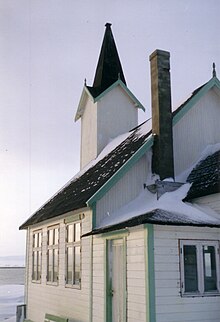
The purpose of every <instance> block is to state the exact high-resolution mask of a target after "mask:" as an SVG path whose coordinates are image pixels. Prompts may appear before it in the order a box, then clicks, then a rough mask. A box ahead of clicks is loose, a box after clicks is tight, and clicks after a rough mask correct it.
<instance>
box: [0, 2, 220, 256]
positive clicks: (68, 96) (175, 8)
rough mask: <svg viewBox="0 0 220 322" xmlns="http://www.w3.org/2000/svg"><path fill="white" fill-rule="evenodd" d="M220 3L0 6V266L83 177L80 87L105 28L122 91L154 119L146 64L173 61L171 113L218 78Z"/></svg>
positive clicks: (92, 68) (90, 70)
mask: <svg viewBox="0 0 220 322" xmlns="http://www.w3.org/2000/svg"><path fill="white" fill-rule="evenodd" d="M219 12H220V1H219V0H209V1H207V0H194V1H192V0H184V1H183V0H182V1H181V0H166V1H164V0H135V1H134V0H120V1H119V0H111V1H109V0H93V1H92V0H81V1H77V0H0V224H1V226H0V227H1V232H0V256H3V255H22V254H24V253H25V233H24V232H20V231H18V227H19V225H21V224H22V223H23V222H24V221H25V220H26V219H27V218H28V217H29V216H30V215H31V214H32V213H33V212H34V211H35V210H36V209H38V208H39V207H40V206H41V205H42V204H43V203H44V202H45V201H46V200H47V199H48V198H50V197H51V196H52V195H53V194H54V193H55V192H56V191H57V190H58V189H59V188H60V187H61V186H62V185H63V184H65V183H66V182H67V181H68V180H69V179H70V178H71V177H72V176H73V175H74V174H75V173H76V172H77V171H78V170H79V144H80V141H79V140H80V122H77V123H74V121H73V119H74V115H75V112H76V108H77V105H78V102H79V98H80V95H81V91H82V87H83V83H84V78H86V79H87V84H88V85H92V82H93V77H94V73H95V68H96V64H97V60H98V56H99V52H100V47H101V43H102V39H103V35H104V29H105V28H104V25H105V23H106V22H111V23H112V30H113V34H114V38H115V41H116V44H117V48H118V51H119V55H120V58H121V62H122V66H123V70H124V74H125V78H126V81H127V85H128V88H129V89H130V90H131V91H132V92H133V93H134V94H135V96H136V97H137V98H138V99H139V100H140V101H141V102H142V103H143V105H144V106H145V107H146V113H143V112H142V113H140V122H141V121H143V120H144V119H145V118H147V117H149V115H150V80H149V74H150V71H149V58H148V57H149V55H150V54H151V53H152V52H153V51H154V50H155V49H156V48H158V49H164V50H168V51H170V53H171V82H172V96H173V106H177V105H178V102H181V101H182V100H183V99H184V98H185V97H186V96H187V95H188V94H189V93H190V92H192V91H193V90H194V89H195V88H196V87H198V86H200V85H201V84H203V83H205V82H207V81H208V80H209V79H210V78H211V75H212V62H213V61H214V62H215V63H216V66H217V74H218V71H219V74H220V41H219Z"/></svg>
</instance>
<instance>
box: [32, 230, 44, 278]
mask: <svg viewBox="0 0 220 322" xmlns="http://www.w3.org/2000/svg"><path fill="white" fill-rule="evenodd" d="M32 246H33V252H32V280H33V281H36V282H40V280H41V256H42V231H41V230H38V231H35V232H33V244H32Z"/></svg>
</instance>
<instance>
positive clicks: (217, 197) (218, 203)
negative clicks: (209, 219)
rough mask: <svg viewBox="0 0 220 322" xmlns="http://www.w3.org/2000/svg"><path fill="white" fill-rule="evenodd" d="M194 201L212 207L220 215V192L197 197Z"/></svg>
mask: <svg viewBox="0 0 220 322" xmlns="http://www.w3.org/2000/svg"><path fill="white" fill-rule="evenodd" d="M193 203H195V204H198V205H205V206H207V207H210V208H211V209H213V210H214V211H216V212H217V213H218V214H219V215H220V193H214V194H212V195H208V196H204V197H200V198H196V199H194V200H193Z"/></svg>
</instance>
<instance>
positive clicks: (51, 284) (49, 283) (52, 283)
mask: <svg viewBox="0 0 220 322" xmlns="http://www.w3.org/2000/svg"><path fill="white" fill-rule="evenodd" d="M46 284H47V285H49V286H58V285H59V283H58V282H48V281H47V282H46Z"/></svg>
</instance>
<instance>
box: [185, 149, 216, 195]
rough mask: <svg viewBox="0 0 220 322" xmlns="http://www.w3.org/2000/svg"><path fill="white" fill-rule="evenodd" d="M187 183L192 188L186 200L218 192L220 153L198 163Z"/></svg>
mask: <svg viewBox="0 0 220 322" xmlns="http://www.w3.org/2000/svg"><path fill="white" fill-rule="evenodd" d="M187 182H190V183H192V186H191V188H190V190H189V192H188V195H187V197H186V200H190V199H193V198H197V197H202V196H206V195H210V194H213V193H218V192H220V151H217V152H215V153H213V154H212V155H209V156H208V157H207V158H206V159H204V160H202V161H201V162H199V163H198V164H197V166H196V167H195V168H194V169H193V170H192V171H191V173H190V175H189V176H188V178H187Z"/></svg>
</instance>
